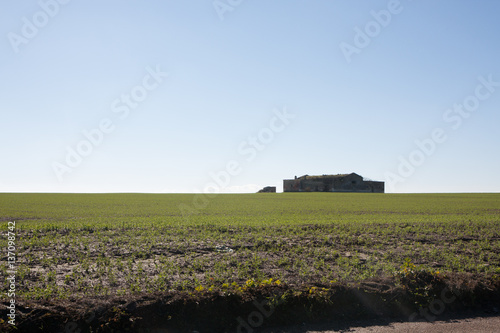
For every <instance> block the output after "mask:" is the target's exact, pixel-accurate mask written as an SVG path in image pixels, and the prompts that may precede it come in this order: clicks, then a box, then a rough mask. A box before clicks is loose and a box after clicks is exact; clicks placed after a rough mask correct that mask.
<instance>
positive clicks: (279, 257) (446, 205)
mask: <svg viewBox="0 0 500 333" xmlns="http://www.w3.org/2000/svg"><path fill="white" fill-rule="evenodd" d="M193 199H194V200H195V201H194V202H195V203H197V201H196V200H197V199H203V200H205V201H204V202H203V205H200V204H199V203H198V204H195V203H193ZM0 203H1V204H0V207H1V211H0V221H1V222H0V230H1V235H2V238H1V239H0V247H1V248H2V250H3V251H7V250H6V249H7V247H8V238H7V231H8V222H9V221H15V234H16V240H15V244H16V251H15V252H16V266H17V275H16V284H17V285H16V297H17V300H18V302H20V303H22V302H23V300H26V301H28V300H29V302H34V303H35V304H42V303H43V302H44V301H48V300H50V301H51V302H57V301H58V300H60V301H61V302H66V301H68V302H70V301H72V302H77V301H78V300H82V299H87V300H88V299H92V298H95V299H106V298H116V297H118V298H119V297H122V298H125V299H128V298H130V297H134V295H159V294H170V295H172V294H176V293H178V294H182V295H185V297H187V298H189V297H194V298H196V297H208V296H209V295H218V296H220V297H223V296H231V295H233V296H234V295H236V296H238V295H239V297H241V298H244V297H245V295H247V294H249V293H250V294H252V293H255V291H256V290H259V288H261V289H262V288H264V289H265V288H268V289H269V288H275V289H276V288H277V289H280V290H285V289H286V290H289V291H290V292H298V293H302V292H303V293H305V294H308V296H310V295H313V296H314V295H320V292H322V291H323V292H324V293H327V294H328V291H329V290H330V288H334V287H335V286H339V285H347V284H356V283H363V282H367V281H372V282H373V281H391V282H390V283H391V284H393V285H394V287H398V286H401V285H402V284H404V281H405V280H404V278H405V277H408V274H410V273H414V272H426V274H428V275H429V276H431V277H434V278H441V279H445V278H446V277H450V276H469V277H471V278H470V281H468V282H467V283H470V282H471V281H473V280H477V281H479V280H482V279H484V280H485V281H490V283H493V284H494V283H497V282H498V280H499V276H500V194H361V193H283V194H221V195H215V196H213V197H206V196H201V195H192V194H0ZM5 256H6V253H4V254H2V257H5ZM4 263H5V262H4ZM0 276H1V281H0V287H1V290H2V294H1V300H2V302H4V303H5V302H7V299H8V297H7V290H8V282H7V280H6V276H8V273H7V264H2V266H1V268H0ZM207 295H208V296H207ZM5 304H6V303H5ZM26 318H27V317H26ZM3 319H5V318H3ZM26 320H27V319H26ZM0 323H1V321H0ZM100 325H101V326H100V327H101V328H102V323H100ZM102 330H104V329H102ZM104 331H105V330H104Z"/></svg>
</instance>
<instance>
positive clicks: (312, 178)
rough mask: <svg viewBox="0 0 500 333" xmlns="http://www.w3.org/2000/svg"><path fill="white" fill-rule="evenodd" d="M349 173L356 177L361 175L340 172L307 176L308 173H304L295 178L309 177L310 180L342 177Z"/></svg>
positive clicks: (349, 174)
mask: <svg viewBox="0 0 500 333" xmlns="http://www.w3.org/2000/svg"><path fill="white" fill-rule="evenodd" d="M351 175H356V176H358V177H361V176H360V175H358V174H357V173H354V172H352V173H342V174H336V175H321V176H309V175H304V176H302V177H298V178H297V179H310V180H315V179H318V180H320V179H328V178H330V179H331V178H344V177H347V176H351Z"/></svg>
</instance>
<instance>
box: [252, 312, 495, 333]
mask: <svg viewBox="0 0 500 333" xmlns="http://www.w3.org/2000/svg"><path fill="white" fill-rule="evenodd" d="M259 332H263V333H340V332H357V333H395V332H416V333H420V332H422V333H423V332H426V333H427V332H429V333H438V332H439V333H448V332H467V333H475V332H477V333H479V332H481V333H490V332H499V333H500V314H499V313H496V314H494V315H493V314H491V313H490V314H488V315H485V314H484V313H481V314H479V315H478V314H477V313H474V314H469V315H465V316H463V315H462V316H450V317H447V318H441V320H440V321H435V322H432V323H430V322H388V321H386V320H384V319H381V320H379V321H378V322H373V321H372V322H354V323H330V324H321V325H305V324H304V325H299V326H293V327H287V328H279V329H267V330H263V331H259Z"/></svg>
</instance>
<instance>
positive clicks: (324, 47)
mask: <svg viewBox="0 0 500 333" xmlns="http://www.w3.org/2000/svg"><path fill="white" fill-rule="evenodd" d="M231 3H232V4H233V5H230V4H229V2H228V1H227V0H222V1H215V2H214V1H211V0H205V1H164V0H162V1H159V0H158V1H131V0H114V1H111V0H110V1H97V0H85V1H83V0H72V1H68V0H65V1H62V0H60V2H59V1H56V0H42V1H39V2H37V1H21V0H19V1H2V2H1V3H0V35H1V38H0V60H1V61H0V110H1V111H0V112H1V115H2V118H1V120H2V121H1V122H0V124H1V125H0V126H1V130H0V154H1V157H2V159H1V163H0V171H1V172H0V192H32V191H34V192H200V191H204V189H205V188H207V186H208V188H211V189H212V191H221V192H253V191H255V190H256V189H257V188H258V187H263V186H266V185H275V186H278V190H281V188H282V180H283V179H285V178H293V177H294V176H295V175H297V176H300V175H303V174H310V175H314V174H331V173H334V174H336V173H350V172H356V173H358V174H360V175H362V176H365V177H367V178H371V179H375V180H386V181H387V182H388V183H387V184H386V189H387V192H483V191H484V192H498V191H499V190H500V172H499V170H500V154H499V150H500V149H499V143H500V84H499V83H498V82H500V62H499V59H500V38H499V32H500V20H499V19H498V17H499V15H500V2H498V1H495V0H481V1H452V0H448V1H434V0H419V1H409V0H401V1H399V2H398V1H351V0H344V1H326V0H323V1H319V0H309V1H298V0H286V1H285V0H275V1H264V0H260V1H259V0H252V1H250V0H242V1H240V2H238V1H235V0H233V1H232V2H231ZM388 14H389V15H390V17H389V16H388ZM151 73H153V74H151ZM167 73H168V75H167ZM478 78H482V79H478ZM488 82H489V83H488ZM460 105H462V106H460ZM84 131H87V134H88V133H90V134H91V136H90V139H89V138H88V137H86V136H85V135H84ZM433 133H434V134H433ZM87 136H88V135H87ZM416 140H420V142H421V144H420V145H418V144H417V143H416ZM75 154H76V155H77V156H75ZM214 174H215V175H217V176H216V177H214ZM214 178H217V179H216V180H217V181H218V183H217V182H216V181H215V180H214ZM210 183H212V184H210ZM214 185H215V186H214Z"/></svg>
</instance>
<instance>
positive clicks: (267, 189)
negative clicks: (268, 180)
mask: <svg viewBox="0 0 500 333" xmlns="http://www.w3.org/2000/svg"><path fill="white" fill-rule="evenodd" d="M257 193H276V186H266V187H264V188H263V189H262V190H260V191H259V192H257Z"/></svg>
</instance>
